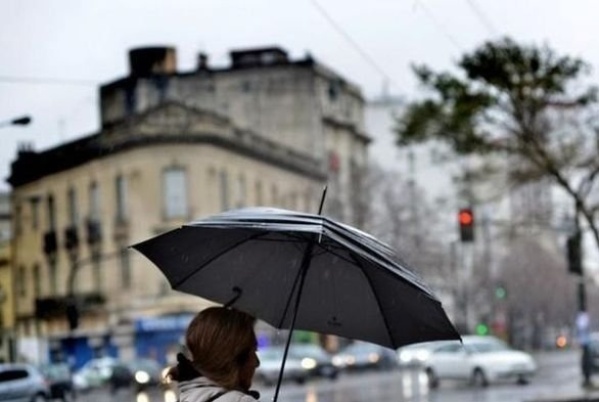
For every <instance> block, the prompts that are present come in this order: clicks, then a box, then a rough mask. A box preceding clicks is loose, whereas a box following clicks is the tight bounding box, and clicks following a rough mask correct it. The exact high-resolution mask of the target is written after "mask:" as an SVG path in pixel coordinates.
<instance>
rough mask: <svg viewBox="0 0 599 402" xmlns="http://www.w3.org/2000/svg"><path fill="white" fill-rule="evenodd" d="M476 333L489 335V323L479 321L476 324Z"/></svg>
mask: <svg viewBox="0 0 599 402" xmlns="http://www.w3.org/2000/svg"><path fill="white" fill-rule="evenodd" d="M475 332H476V335H481V336H484V335H489V326H488V325H487V324H485V323H484V322H481V323H478V324H476V329H475Z"/></svg>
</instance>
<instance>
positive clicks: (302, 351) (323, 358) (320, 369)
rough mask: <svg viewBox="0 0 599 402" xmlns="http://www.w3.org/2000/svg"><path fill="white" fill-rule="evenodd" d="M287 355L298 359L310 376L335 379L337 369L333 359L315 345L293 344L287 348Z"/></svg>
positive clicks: (337, 372)
mask: <svg viewBox="0 0 599 402" xmlns="http://www.w3.org/2000/svg"><path fill="white" fill-rule="evenodd" d="M289 355H290V356H294V357H296V358H298V359H300V361H301V364H302V367H304V368H305V369H306V370H307V371H308V373H309V375H310V376H313V377H325V378H329V379H335V378H337V375H338V374H339V369H338V368H337V367H336V366H335V365H334V364H333V357H332V356H331V355H329V354H328V353H327V352H326V351H325V350H324V349H323V348H322V347H320V346H319V345H316V344H313V343H311V344H301V343H300V344H293V345H291V346H290V347H289Z"/></svg>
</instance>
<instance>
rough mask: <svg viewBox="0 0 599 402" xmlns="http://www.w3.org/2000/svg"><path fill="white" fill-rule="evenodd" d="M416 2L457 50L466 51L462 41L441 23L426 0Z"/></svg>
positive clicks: (416, 0)
mask: <svg viewBox="0 0 599 402" xmlns="http://www.w3.org/2000/svg"><path fill="white" fill-rule="evenodd" d="M415 4H416V5H418V6H420V8H421V9H422V11H424V14H425V15H426V16H427V17H428V19H429V20H431V22H432V23H433V25H434V26H435V28H437V30H438V31H439V32H440V33H441V34H442V35H443V36H444V37H445V39H447V40H448V41H449V42H450V43H451V44H452V45H453V46H454V47H455V48H456V49H457V50H459V51H460V52H463V51H464V47H463V46H462V45H461V44H460V42H459V41H458V40H457V39H456V38H455V36H453V35H452V34H451V32H450V31H449V29H447V27H446V26H445V25H444V24H443V23H441V21H439V20H438V19H437V17H436V16H435V14H434V13H433V12H432V11H431V9H430V8H429V7H428V6H427V5H426V3H424V0H415Z"/></svg>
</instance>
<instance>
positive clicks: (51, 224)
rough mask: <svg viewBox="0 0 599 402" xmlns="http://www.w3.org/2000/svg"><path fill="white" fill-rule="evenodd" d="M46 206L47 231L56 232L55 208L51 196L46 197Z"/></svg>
mask: <svg viewBox="0 0 599 402" xmlns="http://www.w3.org/2000/svg"><path fill="white" fill-rule="evenodd" d="M46 206H47V208H48V230H50V231H53V230H56V206H55V204H54V196H53V195H51V194H50V195H49V196H48V198H47V204H46Z"/></svg>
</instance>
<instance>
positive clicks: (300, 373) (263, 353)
mask: <svg viewBox="0 0 599 402" xmlns="http://www.w3.org/2000/svg"><path fill="white" fill-rule="evenodd" d="M283 352H284V348H283V347H281V346H270V347H265V348H262V349H260V350H258V358H259V359H260V366H258V367H257V368H256V373H255V379H256V380H257V381H259V382H261V383H263V384H264V385H267V386H269V385H273V384H276V382H277V380H278V378H279V372H280V370H281V362H282V361H283ZM309 376H310V372H309V365H306V362H304V364H302V360H301V359H299V358H298V357H296V356H293V355H291V354H287V360H286V361H285V369H284V371H283V380H284V381H295V382H297V383H298V384H303V383H304V382H305V381H306V380H307V379H308V377H309Z"/></svg>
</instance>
